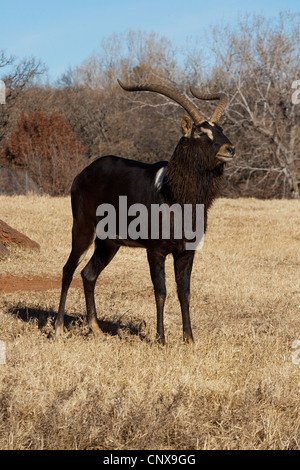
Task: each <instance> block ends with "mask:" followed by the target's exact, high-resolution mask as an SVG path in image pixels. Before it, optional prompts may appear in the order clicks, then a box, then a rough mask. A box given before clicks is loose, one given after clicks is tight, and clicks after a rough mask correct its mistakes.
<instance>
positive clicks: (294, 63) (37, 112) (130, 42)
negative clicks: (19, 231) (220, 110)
mask: <svg viewBox="0 0 300 470" xmlns="http://www.w3.org/2000/svg"><path fill="white" fill-rule="evenodd" d="M299 19H300V18H299V15H298V16H295V15H292V14H290V13H289V12H282V13H280V15H279V16H278V17H277V18H276V19H272V20H271V19H267V18H265V17H264V16H251V17H250V16H248V15H246V16H244V17H243V18H241V19H240V20H239V22H238V24H236V25H235V27H234V28H233V27H229V26H224V25H222V27H221V28H220V27H218V28H217V27H216V28H213V29H211V31H210V34H209V35H208V37H207V38H206V41H207V43H208V44H209V49H206V51H207V50H209V54H207V53H205V51H204V50H203V46H202V47H201V41H198V42H197V43H196V42H195V44H194V45H193V44H191V43H190V44H189V45H187V46H186V48H185V49H184V50H182V51H178V50H177V49H176V48H175V47H174V46H173V45H172V43H171V42H170V41H169V40H167V39H166V38H164V37H160V36H158V35H157V34H155V33H151V34H148V33H143V32H141V31H131V32H128V33H126V34H119V35H113V36H111V37H109V38H108V39H106V40H104V41H103V42H102V45H101V48H100V49H99V50H98V51H97V52H96V53H94V54H93V55H92V56H91V57H89V58H87V59H86V60H85V61H84V62H83V63H82V64H80V65H78V66H77V67H74V68H69V69H68V70H66V72H65V73H64V74H63V75H62V76H61V78H60V79H59V80H58V81H57V82H56V83H55V84H45V83H42V82H39V81H38V80H37V78H39V77H43V76H44V74H45V70H46V68H45V66H44V65H43V64H42V63H41V62H40V61H37V60H36V59H33V58H31V59H24V60H22V61H20V62H18V61H17V60H16V59H15V58H13V57H8V56H7V55H6V53H5V51H2V52H1V53H0V72H2V71H3V74H2V76H1V79H2V80H4V82H5V84H6V92H7V96H6V104H5V105H1V115H0V164H2V165H6V166H10V167H12V168H26V169H27V171H28V172H29V175H30V176H31V178H32V179H33V180H34V181H35V182H36V183H37V184H38V185H39V187H40V188H41V189H42V190H43V191H44V192H46V193H49V194H51V195H63V194H68V192H69V189H70V185H71V182H72V180H73V178H74V177H75V176H76V174H77V173H78V172H79V171H80V169H82V168H83V167H84V166H85V165H87V164H88V163H89V162H90V161H91V160H92V159H95V158H97V157H98V156H101V155H107V154H115V155H120V156H123V157H127V158H132V159H136V160H142V161H146V162H149V163H150V162H155V161H158V160H168V158H169V157H170V155H171V154H172V152H173V149H174V146H175V145H176V143H177V141H178V138H179V137H180V117H181V115H182V113H183V110H182V109H181V108H180V107H179V106H178V105H177V104H175V103H172V102H170V101H169V100H167V99H166V98H164V97H162V96H159V95H157V94H152V93H140V94H139V93H133V94H132V93H125V92H124V91H123V90H122V89H121V88H120V87H119V85H118V84H117V78H120V79H122V81H125V82H141V81H146V80H152V81H162V82H164V83H166V84H168V83H171V84H176V86H177V87H178V88H179V89H180V90H181V91H182V92H184V93H186V94H187V96H189V97H190V98H191V94H189V91H188V89H189V86H190V85H193V86H195V87H197V88H199V89H200V90H201V91H202V92H204V93H205V92H210V93H212V92H223V93H226V94H227V96H228V98H229V103H228V106H227V108H226V110H225V113H224V118H223V121H222V122H221V124H222V126H223V127H225V128H226V134H227V135H228V137H229V138H230V140H231V141H232V142H233V143H234V144H235V147H236V150H237V156H236V158H235V159H234V161H233V162H232V163H231V164H230V165H228V167H227V175H228V177H227V181H226V186H225V187H224V188H223V195H224V196H228V197H239V196H243V197H259V198H299V196H300V179H299V173H300V142H299V139H300V103H298V101H300V100H297V99H293V96H294V97H295V91H296V92H297V89H296V90H295V86H296V85H297V79H298V78H299V63H300V60H299V59H300V57H299V55H300V53H299V51H300V49H299V44H300V21H299ZM7 68H9V70H10V72H9V73H7V74H6V75H5V71H6V70H7ZM295 84H296V85H295ZM299 88H300V87H299ZM299 96H300V93H299ZM197 106H199V108H200V109H201V112H202V113H203V114H205V115H207V116H208V117H209V116H210V115H211V113H212V110H213V109H214V106H216V103H207V102H201V101H197Z"/></svg>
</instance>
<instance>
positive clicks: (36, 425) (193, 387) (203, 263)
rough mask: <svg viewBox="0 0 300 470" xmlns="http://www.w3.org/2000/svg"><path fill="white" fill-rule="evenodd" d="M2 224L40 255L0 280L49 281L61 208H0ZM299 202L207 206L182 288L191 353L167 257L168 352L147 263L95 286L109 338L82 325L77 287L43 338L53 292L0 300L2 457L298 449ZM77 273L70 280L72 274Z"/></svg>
mask: <svg viewBox="0 0 300 470" xmlns="http://www.w3.org/2000/svg"><path fill="white" fill-rule="evenodd" d="M0 207H1V210H0V218H1V219H3V220H4V221H6V222H7V223H9V224H10V225H11V226H13V227H14V228H16V229H18V230H20V231H22V232H24V233H25V234H26V235H28V236H29V237H30V238H32V239H33V240H36V241H37V242H38V243H39V244H40V245H41V251H40V253H38V254H37V253H34V252H32V253H28V252H24V251H21V250H16V249H15V250H13V251H12V255H11V258H10V260H7V261H2V262H1V275H2V276H4V275H9V276H11V275H15V276H26V277H35V276H44V277H49V278H57V277H58V276H60V274H61V269H62V266H63V264H64V262H65V260H66V258H67V256H68V253H69V249H70V240H71V236H70V235H71V233H70V230H71V223H72V220H71V211H70V202H69V199H68V198H50V197H42V198H40V197H34V196H30V197H23V196H18V197H0ZM299 208H300V204H299V201H276V200H274V201H258V200H254V199H247V200H246V199H244V200H243V199H240V200H226V199H222V200H218V201H217V202H216V204H215V205H214V207H213V209H212V210H211V211H210V218H209V229H208V232H207V235H206V237H205V243H204V248H203V249H202V251H201V252H199V253H197V255H196V260H195V265H194V271H193V277H192V302H191V304H192V305H191V317H192V325H193V332H194V337H195V344H194V345H192V346H186V345H183V344H182V338H181V337H182V333H181V318H180V310H179V305H178V302H177V299H176V289H175V285H174V275H173V271H172V260H171V258H170V259H169V258H168V259H167V288H168V298H167V302H166V315H165V325H166V333H167V343H168V344H167V346H166V347H164V348H162V347H159V346H157V345H156V344H155V343H154V338H155V327H156V326H155V305H154V298H153V292H152V285H151V280H150V276H149V272H148V266H147V261H146V254H145V252H144V251H143V250H140V249H135V250H133V249H125V248H124V249H121V250H120V252H119V253H118V255H117V256H116V258H115V259H114V260H113V261H112V262H111V264H110V265H109V266H108V268H107V269H106V270H105V271H104V272H103V274H102V276H101V278H100V279H99V281H98V284H97V289H96V290H97V293H96V302H97V306H98V316H99V318H100V320H101V322H102V328H103V330H104V331H105V332H107V335H106V340H105V341H103V342H100V341H96V340H95V339H94V338H93V336H92V335H90V334H89V332H88V328H87V326H86V323H85V317H84V314H85V305H84V297H83V292H82V289H81V288H78V287H76V288H72V289H70V291H69V297H68V301H67V318H66V324H67V333H66V337H65V340H64V341H59V342H55V341H54V340H53V338H52V333H53V325H52V322H53V317H54V312H56V310H57V305H58V300H59V289H58V288H55V289H50V290H48V291H41V292H39V291H19V292H10V293H6V294H3V295H2V299H1V301H0V340H2V341H3V342H4V343H5V345H6V357H7V361H6V364H3V365H0V378H1V379H0V448H1V449H109V450H113V449H121V450H122V449H164V450H166V449H299V448H300V414H299V406H300V405H299V403H300V400H299V394H300V365H297V364H295V363H294V362H293V361H292V352H293V349H292V344H293V341H295V340H300V319H299V302H300V282H299V266H300V250H299V242H300V230H299ZM79 271H80V269H79V270H78V272H77V273H76V279H78V278H79V277H80V274H79ZM0 283H1V280H0Z"/></svg>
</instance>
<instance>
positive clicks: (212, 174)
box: [164, 137, 224, 210]
mask: <svg viewBox="0 0 300 470" xmlns="http://www.w3.org/2000/svg"><path fill="white" fill-rule="evenodd" d="M211 160H212V158H211V155H208V154H207V153H205V150H203V148H202V147H201V146H200V143H199V142H198V141H197V140H196V139H190V138H186V137H182V138H181V139H180V141H179V142H178V144H177V146H176V148H175V150H174V153H173V155H172V157H171V159H170V161H169V163H168V166H167V171H166V176H165V181H164V183H165V184H164V186H165V191H166V193H167V194H166V195H167V197H168V198H170V199H171V200H172V201H176V202H179V203H181V204H204V206H205V210H207V209H208V208H209V207H210V206H211V204H212V202H213V200H214V199H215V198H216V196H217V194H218V193H219V191H220V189H221V187H222V183H223V174H224V165H223V164H221V165H218V166H217V167H215V166H213V165H212V162H211Z"/></svg>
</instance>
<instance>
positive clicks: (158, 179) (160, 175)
mask: <svg viewBox="0 0 300 470" xmlns="http://www.w3.org/2000/svg"><path fill="white" fill-rule="evenodd" d="M166 170H167V167H166V166H163V167H162V168H160V169H159V170H158V172H157V173H156V175H155V181H154V186H155V187H156V189H158V190H160V189H161V187H162V185H163V182H164V177H165V174H166Z"/></svg>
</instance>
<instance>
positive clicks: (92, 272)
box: [81, 238, 119, 337]
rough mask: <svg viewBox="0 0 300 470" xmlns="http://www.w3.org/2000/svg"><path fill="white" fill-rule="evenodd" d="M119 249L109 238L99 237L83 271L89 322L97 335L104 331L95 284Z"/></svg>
mask: <svg viewBox="0 0 300 470" xmlns="http://www.w3.org/2000/svg"><path fill="white" fill-rule="evenodd" d="M118 249H119V246H117V245H114V244H113V242H111V241H109V240H105V241H104V240H99V239H98V238H97V239H96V241H95V251H94V254H93V256H92V257H91V259H90V261H89V262H88V264H87V265H86V266H85V268H84V269H83V270H82V271H81V276H82V281H83V287H84V295H85V301H86V309H87V319H88V324H89V327H90V328H91V330H92V331H93V333H94V335H95V336H96V337H100V336H102V335H103V333H102V331H101V329H100V328H99V325H98V321H97V313H96V305H95V285H96V281H97V279H98V276H99V274H100V273H101V271H103V269H104V268H105V267H106V266H107V265H108V264H109V263H110V261H111V260H112V259H113V257H114V256H115V254H116V253H117V251H118Z"/></svg>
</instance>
